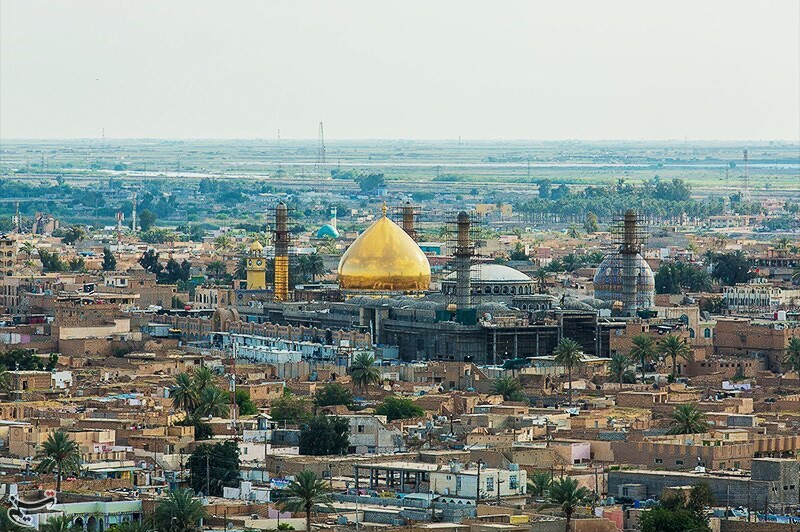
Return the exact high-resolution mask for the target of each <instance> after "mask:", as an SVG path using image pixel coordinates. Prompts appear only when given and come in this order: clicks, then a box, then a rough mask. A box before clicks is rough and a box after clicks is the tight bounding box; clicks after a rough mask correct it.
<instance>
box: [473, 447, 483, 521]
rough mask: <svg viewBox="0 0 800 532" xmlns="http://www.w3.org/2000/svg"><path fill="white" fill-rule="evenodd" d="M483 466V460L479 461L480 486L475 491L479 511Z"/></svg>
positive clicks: (476, 505)
mask: <svg viewBox="0 0 800 532" xmlns="http://www.w3.org/2000/svg"><path fill="white" fill-rule="evenodd" d="M482 465H483V459H479V460H478V478H477V480H478V486H477V487H476V489H475V508H476V510H477V508H478V504H479V503H480V502H481V466H482Z"/></svg>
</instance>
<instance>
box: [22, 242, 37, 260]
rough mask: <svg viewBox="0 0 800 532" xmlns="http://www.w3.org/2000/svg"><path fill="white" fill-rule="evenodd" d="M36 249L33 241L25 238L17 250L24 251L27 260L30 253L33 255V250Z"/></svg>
mask: <svg viewBox="0 0 800 532" xmlns="http://www.w3.org/2000/svg"><path fill="white" fill-rule="evenodd" d="M35 249H36V246H34V245H33V242H31V241H30V240H26V241H25V242H23V243H22V245H21V246H20V247H19V251H20V252H21V253H24V254H25V256H26V257H27V258H28V260H31V255H33V251H34V250H35Z"/></svg>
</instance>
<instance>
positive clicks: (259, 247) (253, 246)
mask: <svg viewBox="0 0 800 532" xmlns="http://www.w3.org/2000/svg"><path fill="white" fill-rule="evenodd" d="M250 251H251V252H261V251H264V246H262V245H261V242H259V241H258V240H253V243H252V244H250Z"/></svg>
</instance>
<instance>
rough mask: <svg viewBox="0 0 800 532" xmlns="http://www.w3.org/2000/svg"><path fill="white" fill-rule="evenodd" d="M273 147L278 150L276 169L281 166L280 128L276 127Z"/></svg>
mask: <svg viewBox="0 0 800 532" xmlns="http://www.w3.org/2000/svg"><path fill="white" fill-rule="evenodd" d="M275 149H276V150H277V151H278V170H280V169H281V168H282V165H281V130H280V129H278V138H277V139H276V141H275Z"/></svg>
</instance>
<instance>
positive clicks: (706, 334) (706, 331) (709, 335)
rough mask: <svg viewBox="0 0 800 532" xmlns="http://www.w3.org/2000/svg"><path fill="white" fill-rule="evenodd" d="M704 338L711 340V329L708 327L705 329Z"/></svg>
mask: <svg viewBox="0 0 800 532" xmlns="http://www.w3.org/2000/svg"><path fill="white" fill-rule="evenodd" d="M703 338H711V329H709V328H708V327H706V328H705V329H703Z"/></svg>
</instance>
